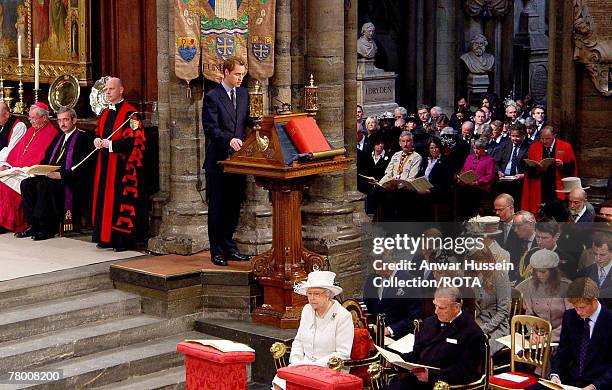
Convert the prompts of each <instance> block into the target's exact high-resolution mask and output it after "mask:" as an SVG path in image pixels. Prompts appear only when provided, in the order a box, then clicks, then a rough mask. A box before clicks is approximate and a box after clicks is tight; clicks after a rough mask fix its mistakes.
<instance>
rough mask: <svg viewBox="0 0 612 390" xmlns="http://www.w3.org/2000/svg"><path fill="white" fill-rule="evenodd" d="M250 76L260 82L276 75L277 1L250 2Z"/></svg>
mask: <svg viewBox="0 0 612 390" xmlns="http://www.w3.org/2000/svg"><path fill="white" fill-rule="evenodd" d="M250 1H251V4H250V6H249V74H250V75H251V77H253V78H256V79H258V80H263V79H267V78H268V77H272V75H273V74H274V31H275V20H274V17H275V14H276V0H250Z"/></svg>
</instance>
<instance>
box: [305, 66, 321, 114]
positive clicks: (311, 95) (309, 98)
mask: <svg viewBox="0 0 612 390" xmlns="http://www.w3.org/2000/svg"><path fill="white" fill-rule="evenodd" d="M317 89H318V87H317V86H316V85H315V84H314V77H313V75H312V74H311V75H310V83H309V84H308V85H307V86H305V87H304V111H306V112H307V113H308V114H309V115H311V116H316V115H317V111H319V99H318V97H317Z"/></svg>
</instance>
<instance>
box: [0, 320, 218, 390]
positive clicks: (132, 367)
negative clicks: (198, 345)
mask: <svg viewBox="0 0 612 390" xmlns="http://www.w3.org/2000/svg"><path fill="white" fill-rule="evenodd" d="M203 337H208V336H206V335H203V334H201V333H197V332H182V333H178V334H175V335H172V336H167V337H164V338H160V339H156V340H151V341H146V342H143V343H138V344H132V345H128V346H122V347H118V348H113V349H110V350H107V351H102V352H97V353H93V354H89V355H87V356H82V357H77V358H72V359H67V360H64V361H60V362H56V363H52V364H48V365H44V366H41V367H39V368H37V370H38V371H49V370H62V372H63V378H62V379H60V380H58V381H55V382H51V383H44V384H24V385H18V386H9V387H2V389H4V388H6V389H7V390H8V389H26V388H27V389H36V390H42V389H44V390H51V389H82V388H95V387H100V386H107V385H111V384H114V385H116V386H110V387H108V388H113V389H114V388H119V387H118V386H121V383H120V382H121V381H126V380H132V381H136V382H137V381H138V379H137V378H133V377H137V376H146V375H149V374H153V373H161V372H162V371H164V370H168V369H171V368H175V367H178V366H181V365H182V364H183V356H182V355H181V354H179V353H178V352H176V344H177V343H178V342H180V341H182V340H185V339H189V338H203ZM153 377H154V376H153ZM149 378H152V377H149ZM141 379H143V378H141ZM147 379H148V378H147ZM151 380H154V379H151ZM124 383H126V384H127V383H128V382H124ZM154 386H155V385H154ZM127 388H130V387H127ZM152 388H157V387H152Z"/></svg>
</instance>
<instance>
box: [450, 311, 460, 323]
mask: <svg viewBox="0 0 612 390" xmlns="http://www.w3.org/2000/svg"><path fill="white" fill-rule="evenodd" d="M461 313H463V311H462V310H461V309H459V313H457V315H456V316H455V318H453V319H452V320H450V321H449V322H448V323H449V324H450V323H452V322H453V321H455V320H456V319H457V318H459V316H460V315H461Z"/></svg>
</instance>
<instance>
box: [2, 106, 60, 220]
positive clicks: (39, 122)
mask: <svg viewBox="0 0 612 390" xmlns="http://www.w3.org/2000/svg"><path fill="white" fill-rule="evenodd" d="M29 115H30V123H31V124H32V126H31V127H30V128H29V129H28V130H27V131H26V133H25V134H24V135H23V137H21V140H19V143H17V145H15V147H14V148H13V150H11V152H10V153H9V155H8V157H7V159H6V162H4V163H2V165H1V166H0V171H7V170H11V169H15V168H24V167H30V166H32V165H36V164H40V162H41V161H42V159H43V158H44V157H45V152H46V151H47V148H48V147H49V145H50V144H51V142H52V141H53V139H54V138H55V136H56V135H57V134H58V131H57V129H56V128H55V126H53V125H52V124H51V122H49V106H47V105H46V104H45V103H43V102H37V103H34V104H33V105H32V106H31V107H30V111H29ZM27 177H28V176H27V175H25V174H22V173H19V172H15V173H14V174H11V175H7V176H3V177H0V228H3V229H5V230H9V231H13V232H21V231H23V230H25V229H26V227H27V224H26V221H25V218H24V215H23V209H22V207H21V193H20V188H19V186H20V184H21V181H22V180H23V179H25V178H27Z"/></svg>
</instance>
